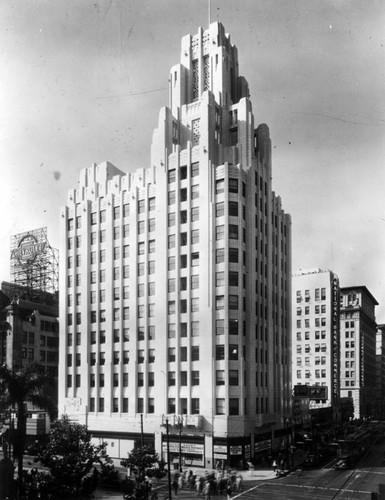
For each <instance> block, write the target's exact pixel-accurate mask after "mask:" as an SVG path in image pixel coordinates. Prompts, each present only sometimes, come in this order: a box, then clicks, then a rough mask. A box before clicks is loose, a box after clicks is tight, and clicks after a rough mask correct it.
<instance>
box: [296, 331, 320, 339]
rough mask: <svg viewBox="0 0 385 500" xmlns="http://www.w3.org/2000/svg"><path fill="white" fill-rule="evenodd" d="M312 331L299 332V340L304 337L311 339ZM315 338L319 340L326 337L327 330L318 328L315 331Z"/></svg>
mask: <svg viewBox="0 0 385 500" xmlns="http://www.w3.org/2000/svg"><path fill="white" fill-rule="evenodd" d="M311 333H312V332H304V333H302V332H297V340H299V341H301V340H303V339H305V340H310V334H311ZM314 338H315V340H319V339H326V330H321V331H320V330H316V331H315V332H314Z"/></svg>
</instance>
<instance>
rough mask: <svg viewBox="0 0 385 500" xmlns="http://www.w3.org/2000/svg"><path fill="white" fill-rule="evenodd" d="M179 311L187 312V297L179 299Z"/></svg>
mask: <svg viewBox="0 0 385 500" xmlns="http://www.w3.org/2000/svg"><path fill="white" fill-rule="evenodd" d="M180 312H181V313H186V312H187V299H181V301H180Z"/></svg>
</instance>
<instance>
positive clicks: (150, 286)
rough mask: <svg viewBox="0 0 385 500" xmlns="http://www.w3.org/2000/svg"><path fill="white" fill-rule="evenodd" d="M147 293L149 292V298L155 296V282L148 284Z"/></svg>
mask: <svg viewBox="0 0 385 500" xmlns="http://www.w3.org/2000/svg"><path fill="white" fill-rule="evenodd" d="M147 291H148V295H149V296H152V295H155V282H154V281H150V283H148V285H147Z"/></svg>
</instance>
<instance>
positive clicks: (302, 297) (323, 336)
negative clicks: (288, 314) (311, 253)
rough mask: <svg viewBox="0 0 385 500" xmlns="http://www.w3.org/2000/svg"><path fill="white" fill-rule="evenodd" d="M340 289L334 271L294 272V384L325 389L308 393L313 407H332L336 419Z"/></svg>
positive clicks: (311, 270) (310, 270)
mask: <svg viewBox="0 0 385 500" xmlns="http://www.w3.org/2000/svg"><path fill="white" fill-rule="evenodd" d="M339 289H340V287H339V280H338V277H337V276H336V275H335V274H334V273H332V272H331V271H322V270H321V269H309V270H306V271H305V270H304V271H301V272H298V273H296V274H294V275H293V285H292V291H293V303H292V308H293V309H292V332H293V334H292V353H293V356H292V363H293V366H292V381H293V386H297V385H298V386H311V387H313V388H317V387H322V388H326V390H325V392H324V389H322V391H321V390H319V391H318V389H314V390H313V392H314V394H309V399H310V410H312V409H323V408H332V411H333V412H334V416H333V418H336V414H335V412H337V410H338V406H339V372H340V362H339V338H340V334H339V301H340V295H339V293H340V292H339ZM317 394H318V396H317ZM321 395H322V398H321V397H320V396H321Z"/></svg>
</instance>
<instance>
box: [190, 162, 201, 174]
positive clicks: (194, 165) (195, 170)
mask: <svg viewBox="0 0 385 500" xmlns="http://www.w3.org/2000/svg"><path fill="white" fill-rule="evenodd" d="M197 175H199V163H198V162H196V163H192V164H191V177H196V176H197Z"/></svg>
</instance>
